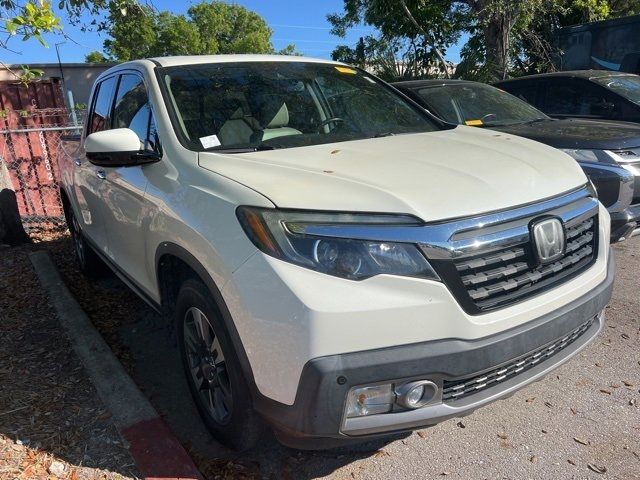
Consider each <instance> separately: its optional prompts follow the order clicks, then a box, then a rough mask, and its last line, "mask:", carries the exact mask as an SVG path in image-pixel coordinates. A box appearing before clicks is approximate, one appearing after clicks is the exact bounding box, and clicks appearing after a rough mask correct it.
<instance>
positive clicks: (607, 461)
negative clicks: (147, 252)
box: [0, 237, 640, 480]
mask: <svg viewBox="0 0 640 480" xmlns="http://www.w3.org/2000/svg"><path fill="white" fill-rule="evenodd" d="M38 247H39V248H44V249H47V250H49V251H50V252H51V253H52V255H53V258H54V261H55V263H56V265H57V267H58V268H59V269H60V271H61V273H62V275H63V278H64V279H65V282H66V283H67V285H68V286H69V288H70V290H71V291H72V293H73V294H74V296H75V297H76V298H77V300H78V301H79V303H80V304H81V306H82V307H83V309H85V311H86V312H87V314H88V315H89V316H90V318H91V319H92V321H93V322H94V324H95V325H96V326H97V328H98V329H99V330H100V331H101V332H102V334H103V335H104V336H105V338H106V339H107V342H108V343H109V344H110V346H111V348H112V349H113V350H114V351H115V353H116V354H117V355H118V357H119V358H120V359H121V361H122V362H123V363H124V364H125V366H126V368H127V369H128V370H129V372H130V373H131V375H132V376H133V378H134V380H135V381H136V383H138V385H139V386H140V387H141V389H142V390H143V392H145V394H146V395H147V396H148V397H149V399H150V400H151V402H152V403H153V405H154V406H155V407H156V409H157V410H158V411H159V412H160V413H161V415H162V416H163V417H164V418H165V419H166V420H167V422H168V423H169V425H170V426H171V427H172V429H173V430H174V431H175V432H176V434H177V435H178V437H179V438H180V439H181V441H182V442H183V444H184V445H185V447H186V448H187V449H188V451H189V452H190V453H191V455H192V456H193V457H194V458H195V460H196V463H197V464H198V466H199V468H200V469H201V471H203V473H205V475H206V476H207V477H208V478H210V479H218V478H221V479H253V478H265V479H285V480H287V479H298V478H300V479H315V478H327V479H358V478H361V479H365V478H366V479H387V478H416V479H424V478H441V477H443V478H461V479H467V478H474V479H475V478H492V479H493V478H505V479H522V478H536V479H568V478H576V479H584V478H594V479H600V478H603V479H606V478H609V479H640V390H639V389H640V297H639V288H638V287H639V286H640V280H638V273H637V272H639V271H640V238H635V239H632V240H630V241H627V242H625V243H623V244H622V245H619V246H616V247H615V248H614V251H615V255H616V258H617V261H618V273H617V278H616V286H615V291H614V299H613V301H612V302H611V305H610V307H609V308H608V309H607V324H606V326H605V328H604V330H603V332H602V333H601V334H600V336H599V337H598V338H597V339H596V341H594V342H593V343H592V344H591V345H590V346H589V347H588V348H587V349H585V350H584V351H583V352H582V353H581V354H580V355H578V356H576V357H575V358H574V359H573V360H572V361H571V362H569V363H567V364H566V365H564V366H562V367H560V368H559V369H558V370H556V371H555V372H554V373H553V374H552V375H549V376H548V377H547V378H545V379H544V380H543V381H541V382H538V383H536V384H534V385H531V386H529V387H527V388H525V389H524V390H522V391H520V392H519V393H517V394H516V395H514V396H513V397H511V398H509V399H507V400H504V401H501V402H497V403H495V404H492V405H490V406H488V407H485V408H483V409H481V410H479V411H478V412H476V413H474V414H473V415H471V416H469V417H465V418H464V419H455V420H450V421H447V422H444V423H442V424H440V425H438V426H436V427H433V428H430V429H427V430H422V431H420V432H415V433H413V434H411V435H409V436H406V437H405V438H397V439H392V440H390V441H388V442H376V443H369V444H364V445H362V446H358V447H350V448H343V449H337V450H331V451H324V452H297V451H294V450H290V449H288V448H285V447H282V446H281V445H279V444H278V443H277V442H276V441H275V439H273V438H272V437H269V438H267V439H265V441H264V442H262V444H261V445H260V447H258V448H257V449H255V450H254V451H252V452H250V453H248V454H244V455H238V454H235V453H233V452H230V451H228V450H226V449H225V448H223V447H222V446H220V445H219V444H217V443H216V442H215V441H214V440H213V439H212V438H211V437H210V436H209V434H208V433H207V432H206V430H205V429H204V428H203V427H202V424H201V423H200V421H199V419H198V415H197V412H196V410H195V407H194V405H193V403H192V401H191V399H190V396H189V392H188V389H187V387H186V383H185V381H184V378H183V376H182V372H181V370H180V364H179V361H178V357H177V352H176V348H175V339H174V338H173V335H172V334H171V332H170V331H169V330H168V329H167V328H166V327H165V325H164V323H163V321H162V320H161V319H160V318H159V317H158V316H157V315H156V314H155V313H154V312H153V311H151V309H149V308H148V307H147V306H146V304H144V302H142V301H141V300H139V299H138V298H137V297H136V296H135V295H134V294H132V293H131V292H130V291H129V290H127V288H126V287H125V286H124V285H123V284H122V283H121V282H120V281H119V280H117V279H116V278H115V277H114V276H112V275H107V276H106V277H105V278H103V279H101V280H99V281H91V282H89V281H87V280H86V279H85V278H84V277H83V276H82V275H81V274H80V273H79V272H78V271H77V269H76V266H75V262H74V260H73V255H72V249H71V245H70V243H69V241H68V238H66V237H62V238H60V239H58V240H53V241H47V242H44V243H42V244H40V245H39V246H38ZM636 252H637V253H636ZM4 257H5V255H3V253H0V258H4ZM0 265H2V263H0ZM29 267H30V265H29ZM3 278H4V276H3ZM35 288H37V286H33V287H31V286H28V287H27V286H26V287H25V288H20V289H14V290H15V291H19V292H24V294H23V295H24V296H27V297H28V296H30V295H31V291H32V289H35ZM0 302H2V300H0ZM39 308H41V309H42V310H43V311H48V310H47V307H46V305H42V306H41V307H39ZM2 311H3V310H2ZM50 323H53V322H50ZM54 325H55V323H54ZM0 328H2V327H0ZM41 328H44V327H41ZM3 341H5V340H3ZM56 341H58V339H57V338H56ZM2 352H4V350H3V351H2ZM1 355H2V353H0V359H2V357H1ZM2 368H3V363H0V379H4V377H2V375H3V374H2V371H3V370H2ZM66 371H73V370H72V369H66ZM78 375H80V372H78ZM80 376H81V375H80ZM58 381H59V379H58ZM2 384H3V385H4V384H5V383H4V382H3V383H2ZM88 390H90V388H89V389H88ZM29 391H30V392H31V395H33V389H32V390H29ZM29 391H28V392H29ZM28 392H27V393H28ZM5 397H6V395H4V394H2V395H0V428H2V430H0V432H2V433H3V434H5V435H7V437H8V438H7V440H8V441H9V443H10V444H11V445H13V446H14V447H15V446H16V441H15V440H16V439H17V438H20V437H19V436H16V435H15V434H14V435H13V436H11V435H9V434H7V432H8V431H9V429H10V428H14V429H15V427H10V426H7V423H8V424H9V425H11V423H12V421H7V418H5V417H9V418H11V420H13V414H9V415H5V416H4V417H3V416H1V415H2V412H3V411H6V410H10V409H11V408H10V407H12V408H16V407H15V406H14V405H17V406H18V407H20V406H22V405H23V404H22V403H15V402H14V403H11V405H9V406H7V405H6V403H7V401H6V399H5ZM92 401H95V396H94V397H91V398H88V399H87V401H86V402H82V403H80V402H77V403H78V405H81V406H82V407H83V408H88V407H87V405H88V404H91V405H93V404H92V403H91V402H92ZM87 402H88V403H87ZM96 408H99V407H96ZM25 410H26V409H25ZM98 415H99V414H98ZM3 421H4V422H5V423H3ZM106 423H107V424H108V421H107V422H106ZM32 430H34V428H33V427H32ZM107 430H108V428H107ZM36 431H37V429H36ZM113 433H114V435H115V436H116V437H117V433H115V431H114V432H113ZM25 437H27V438H29V436H28V435H25ZM7 440H5V442H6V441H7ZM74 445H75V446H74V447H71V448H72V449H73V448H76V449H77V448H78V447H77V445H78V444H77V443H74ZM109 447H111V448H115V445H113V444H110V445H109ZM1 448H2V444H0V449H1ZM82 448H84V447H82ZM0 451H2V450H0ZM43 451H44V453H43V454H46V455H49V453H48V452H54V454H55V453H57V452H58V451H59V450H56V449H51V450H47V449H43ZM125 453H126V452H125ZM93 454H94V455H96V454H97V456H96V457H95V458H96V461H95V462H94V465H95V463H97V462H99V459H101V458H102V459H106V458H108V456H109V455H111V454H110V453H109V452H107V451H106V450H105V451H104V457H101V456H100V451H99V450H94V451H93ZM91 456H92V458H94V457H93V455H91ZM63 458H69V459H70V460H69V461H70V462H71V463H73V464H74V465H78V464H79V461H78V457H77V456H76V457H64V456H63ZM71 460H73V461H71ZM74 461H75V463H74ZM122 462H125V463H126V460H122ZM122 462H121V463H120V464H122ZM14 464H15V463H14ZM113 464H114V462H110V463H109V465H113ZM15 465H17V464H15ZM109 465H107V466H101V465H99V464H97V465H95V466H100V467H102V468H105V469H106V470H107V471H110V472H112V474H113V472H119V473H123V474H126V472H122V469H120V470H117V469H116V470H114V469H112V468H111V469H110V468H109ZM3 467H4V463H3V460H2V458H1V457H0V469H2V468H3ZM13 468H17V467H13ZM0 472H2V470H0ZM102 474H103V475H104V474H105V473H102ZM1 475H2V473H0V478H4V477H2V476H1ZM8 478H13V477H8ZM23 478H24V477H23ZM78 478H81V477H78ZM89 478H90V477H89ZM109 478H110V477H109Z"/></svg>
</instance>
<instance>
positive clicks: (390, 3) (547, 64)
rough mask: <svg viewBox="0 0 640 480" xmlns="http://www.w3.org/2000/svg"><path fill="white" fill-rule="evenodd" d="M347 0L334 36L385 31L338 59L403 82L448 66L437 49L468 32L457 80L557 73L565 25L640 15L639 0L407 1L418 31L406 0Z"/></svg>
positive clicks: (341, 50) (344, 49)
mask: <svg viewBox="0 0 640 480" xmlns="http://www.w3.org/2000/svg"><path fill="white" fill-rule="evenodd" d="M343 1H344V10H343V12H342V13H337V14H332V15H329V16H328V20H329V21H330V22H331V23H332V25H333V32H334V33H335V34H337V35H342V36H344V35H345V34H346V32H347V31H348V30H349V29H350V28H354V27H359V26H361V25H362V24H364V25H368V26H371V27H375V28H376V30H377V32H378V33H377V34H375V35H372V36H369V37H365V38H364V39H362V40H361V43H359V44H358V46H356V47H355V48H352V47H348V46H344V45H343V46H339V47H338V48H336V50H335V51H334V52H333V58H334V59H337V60H341V61H345V62H347V63H353V64H356V65H360V66H364V65H366V66H367V67H370V68H373V69H374V70H376V71H378V70H379V69H380V63H381V62H382V64H383V65H386V67H385V71H386V72H387V73H392V74H395V75H401V76H403V77H406V76H425V75H431V74H433V72H434V68H438V67H439V66H440V65H441V62H438V58H437V55H435V53H436V49H438V50H440V51H442V52H446V50H447V48H449V47H450V46H451V45H452V44H454V43H455V42H456V41H457V40H458V38H459V37H460V35H461V34H463V33H464V34H466V35H468V36H469V40H468V41H467V43H466V44H465V45H464V46H463V48H462V50H461V62H460V64H459V65H458V66H457V69H456V76H457V77H461V78H468V79H474V80H480V81H492V80H495V79H498V78H503V77H504V76H506V75H514V74H516V75H517V74H523V73H534V72H539V71H547V70H550V69H553V65H554V61H555V59H556V57H557V55H558V52H557V51H556V48H555V43H554V32H555V30H556V29H557V28H559V27H563V26H566V25H573V24H577V23H584V22H591V21H596V20H603V19H606V18H614V17H618V16H624V15H633V14H639V13H640V0H527V1H523V0H405V1H404V3H405V4H406V7H407V9H408V10H409V13H410V15H411V16H412V17H414V18H415V20H416V23H417V26H416V25H415V24H414V23H413V22H411V21H410V20H411V18H410V16H409V15H408V14H407V12H406V10H405V9H404V8H403V5H402V4H403V0H343ZM418 27H420V28H418ZM358 49H360V50H358ZM390 55H392V56H393V58H394V60H395V62H394V63H395V65H396V68H395V71H392V70H393V69H390ZM399 67H404V71H400V70H402V69H401V68H399Z"/></svg>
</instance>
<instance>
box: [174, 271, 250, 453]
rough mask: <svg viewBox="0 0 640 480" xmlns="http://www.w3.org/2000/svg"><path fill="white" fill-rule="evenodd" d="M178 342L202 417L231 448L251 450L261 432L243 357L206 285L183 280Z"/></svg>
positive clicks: (178, 312) (222, 441)
mask: <svg viewBox="0 0 640 480" xmlns="http://www.w3.org/2000/svg"><path fill="white" fill-rule="evenodd" d="M175 321H176V332H177V335H178V347H179V349H180V356H181V358H182V364H183V367H184V371H185V375H186V377H187V383H188V384H189V389H190V390H191V394H192V396H193V399H194V401H195V403H196V406H197V407H198V411H199V412H200V415H201V416H202V419H203V421H204V423H205V425H206V426H207V428H208V429H209V431H210V432H211V433H212V434H213V436H214V437H215V438H216V439H217V440H218V441H220V443H222V444H224V445H225V446H227V447H231V448H234V449H236V450H248V449H250V448H252V447H253V446H255V444H256V443H257V442H258V440H259V438H260V435H261V433H262V422H261V420H260V418H259V417H258V415H257V414H256V413H255V411H254V410H253V408H252V405H251V397H250V393H249V387H248V386H247V382H246V380H245V378H244V375H243V374H242V370H241V367H240V362H239V360H238V357H237V355H236V353H235V350H234V348H233V345H232V343H231V340H230V338H229V334H228V332H227V330H226V328H225V325H224V323H223V321H222V318H221V316H220V314H219V312H218V309H217V307H216V305H215V304H214V303H213V301H212V300H211V293H210V292H209V290H208V289H207V287H206V286H205V285H204V284H203V283H202V282H199V281H197V280H187V281H185V282H184V284H183V285H182V287H181V288H180V292H179V293H178V300H177V302H176V310H175Z"/></svg>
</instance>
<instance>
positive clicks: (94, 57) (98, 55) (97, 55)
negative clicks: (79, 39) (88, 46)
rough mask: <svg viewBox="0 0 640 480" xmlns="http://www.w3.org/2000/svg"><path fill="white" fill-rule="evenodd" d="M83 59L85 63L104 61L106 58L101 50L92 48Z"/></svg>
mask: <svg viewBox="0 0 640 480" xmlns="http://www.w3.org/2000/svg"><path fill="white" fill-rule="evenodd" d="M84 61H85V62H86V63H106V62H107V61H108V60H107V58H106V57H105V56H104V55H103V54H102V52H99V51H97V50H93V51H92V52H89V53H87V55H86V56H85V57H84Z"/></svg>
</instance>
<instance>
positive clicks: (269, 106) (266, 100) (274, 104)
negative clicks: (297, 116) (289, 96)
mask: <svg viewBox="0 0 640 480" xmlns="http://www.w3.org/2000/svg"><path fill="white" fill-rule="evenodd" d="M255 116H256V118H257V120H258V122H259V123H260V125H262V127H263V128H281V127H286V126H287V125H289V109H288V108H287V104H286V103H285V102H284V100H283V98H282V96H280V95H263V96H262V97H261V98H260V99H259V100H258V111H257V112H256V114H255Z"/></svg>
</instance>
